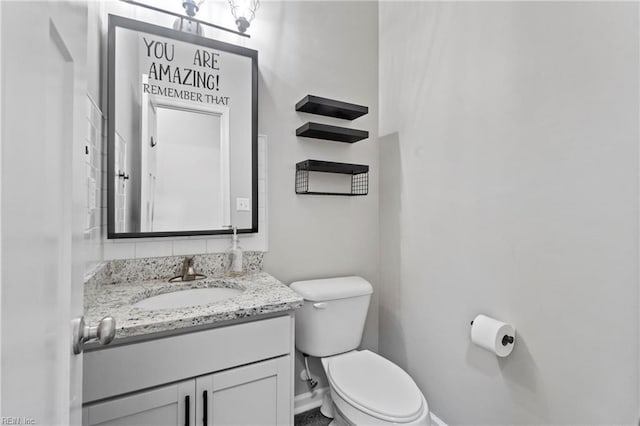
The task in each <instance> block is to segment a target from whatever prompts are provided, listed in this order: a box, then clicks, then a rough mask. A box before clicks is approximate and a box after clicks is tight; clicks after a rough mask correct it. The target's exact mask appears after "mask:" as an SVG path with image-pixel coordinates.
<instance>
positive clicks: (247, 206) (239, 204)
mask: <svg viewBox="0 0 640 426" xmlns="http://www.w3.org/2000/svg"><path fill="white" fill-rule="evenodd" d="M236 210H237V211H239V212H248V211H251V201H250V200H249V199H248V198H236Z"/></svg>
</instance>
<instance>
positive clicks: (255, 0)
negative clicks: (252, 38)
mask: <svg viewBox="0 0 640 426" xmlns="http://www.w3.org/2000/svg"><path fill="white" fill-rule="evenodd" d="M229 5H230V6H231V14H232V15H233V17H234V18H235V19H236V25H237V26H238V31H240V32H241V33H244V32H245V31H247V28H249V25H251V21H253V18H254V17H255V15H256V10H258V7H260V0H229Z"/></svg>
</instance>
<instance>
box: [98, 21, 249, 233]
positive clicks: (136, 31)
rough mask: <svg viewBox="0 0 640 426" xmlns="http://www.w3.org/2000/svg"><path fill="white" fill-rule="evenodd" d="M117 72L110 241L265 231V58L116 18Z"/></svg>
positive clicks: (112, 57) (112, 49) (112, 92)
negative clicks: (260, 137) (261, 84)
mask: <svg viewBox="0 0 640 426" xmlns="http://www.w3.org/2000/svg"><path fill="white" fill-rule="evenodd" d="M109 72H110V74H109V117H111V120H109V127H108V128H109V153H108V160H109V168H108V173H109V176H108V178H109V179H108V181H109V206H108V218H109V220H108V230H109V232H108V236H109V238H123V237H127V238H128V237H155V236H174V235H203V234H220V233H228V232H230V227H231V226H236V227H238V229H239V231H240V232H257V208H255V206H257V152H256V151H257V129H256V127H257V99H256V98H257V52H255V51H253V50H249V49H245V48H242V47H238V46H234V45H229V44H226V43H221V42H218V41H215V40H210V39H206V38H202V37H199V36H195V35H192V34H185V33H181V32H176V31H173V30H170V29H167V28H161V27H157V26H154V25H150V24H146V23H142V22H138V21H132V20H130V19H126V18H121V17H114V16H110V18H109ZM239 199H240V200H243V199H247V200H249V203H248V204H249V209H248V210H247V209H246V208H244V207H243V208H242V209H238V208H237V207H238V206H240V205H241V204H244V205H246V203H239V202H238V200H239ZM243 201H244V200H243Z"/></svg>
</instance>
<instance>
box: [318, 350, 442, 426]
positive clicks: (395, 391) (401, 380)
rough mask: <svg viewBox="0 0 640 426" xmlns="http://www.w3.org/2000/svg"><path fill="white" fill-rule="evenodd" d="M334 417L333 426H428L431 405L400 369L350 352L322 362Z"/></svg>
mask: <svg viewBox="0 0 640 426" xmlns="http://www.w3.org/2000/svg"><path fill="white" fill-rule="evenodd" d="M321 361H322V366H323V367H324V370H325V373H326V375H327V378H328V379H329V388H330V394H331V400H330V401H329V402H328V403H330V404H332V407H325V408H324V412H325V413H327V408H328V409H329V410H328V411H329V413H330V414H332V415H333V418H334V421H333V422H331V426H343V425H393V424H402V425H407V426H409V425H416V426H417V425H420V426H429V425H430V424H431V422H430V415H429V405H428V404H427V401H426V399H425V397H424V396H423V395H422V392H421V391H420V389H419V388H418V386H417V385H416V384H415V382H414V381H413V379H411V377H410V376H409V375H408V374H407V373H406V372H405V371H404V370H402V369H401V368H400V367H398V366H397V365H395V364H394V363H392V362H391V361H389V360H387V359H386V358H383V357H382V356H380V355H378V354H375V353H373V352H370V351H368V350H363V351H351V352H347V353H345V354H340V355H335V356H331V357H325V358H322V359H321Z"/></svg>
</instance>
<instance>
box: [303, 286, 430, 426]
mask: <svg viewBox="0 0 640 426" xmlns="http://www.w3.org/2000/svg"><path fill="white" fill-rule="evenodd" d="M291 289H292V290H294V291H295V292H297V293H298V294H300V295H301V296H302V297H303V298H304V305H303V306H302V308H300V310H298V311H297V312H296V348H297V349H298V350H299V351H301V352H302V353H303V354H305V355H309V356H315V357H319V358H321V361H322V366H323V368H324V371H325V373H326V375H327V378H328V380H329V389H330V398H326V399H325V401H324V403H323V405H322V408H321V411H322V413H323V414H324V415H325V416H327V417H333V421H332V422H331V426H342V425H356V426H364V425H394V424H401V425H407V426H408V425H420V426H429V425H430V424H431V422H430V416H429V405H428V404H427V400H426V399H425V397H424V395H422V392H421V391H420V389H419V388H418V386H417V385H416V383H415V382H414V381H413V379H412V378H411V377H410V376H409V375H408V374H407V373H406V372H405V371H404V370H402V369H401V368H400V367H398V366H397V365H395V364H394V363H393V362H391V361H389V360H388V359H386V358H383V357H382V356H380V355H378V354H376V353H374V352H371V351H368V350H361V351H358V350H356V349H357V347H358V346H360V342H361V340H362V332H363V331H364V324H365V320H366V317H367V310H368V309H369V300H370V299H371V294H372V293H373V288H372V287H371V284H370V283H369V282H368V281H367V280H365V279H364V278H362V277H356V276H351V277H340V278H329V279H320V280H309V281H297V282H294V283H292V284H291Z"/></svg>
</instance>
